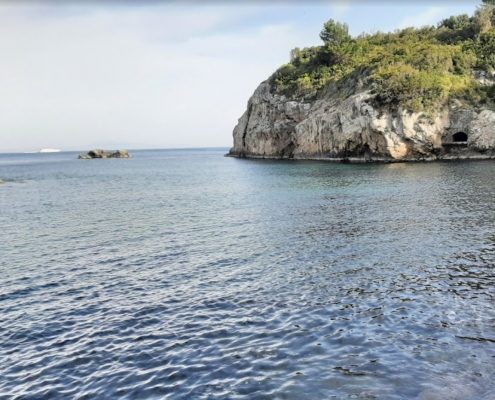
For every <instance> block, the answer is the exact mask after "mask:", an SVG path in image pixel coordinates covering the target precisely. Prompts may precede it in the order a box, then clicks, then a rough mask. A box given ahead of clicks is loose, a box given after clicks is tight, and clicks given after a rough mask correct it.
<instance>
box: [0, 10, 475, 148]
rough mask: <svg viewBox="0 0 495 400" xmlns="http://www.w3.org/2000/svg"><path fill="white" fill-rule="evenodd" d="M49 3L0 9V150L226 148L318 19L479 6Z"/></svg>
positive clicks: (417, 18) (362, 23)
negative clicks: (258, 91)
mask: <svg viewBox="0 0 495 400" xmlns="http://www.w3.org/2000/svg"><path fill="white" fill-rule="evenodd" d="M136 3H137V2H136ZM234 3H235V4H236V5H234ZM370 3H372V5H370ZM57 4H59V3H57V2H55V1H52V2H44V3H43V2H39V3H38V2H35V1H26V2H18V3H14V2H13V1H12V2H1V3H0V57H1V58H0V151H30V150H37V149H40V148H44V147H56V148H62V149H67V150H83V149H88V148H93V147H104V148H105V147H107V148H156V147H159V148H173V147H207V146H230V145H231V142H232V128H233V127H234V125H235V124H236V122H237V119H238V118H239V117H240V116H241V114H242V113H243V111H244V109H245V106H246V102H247V100H248V98H249V96H250V95H251V94H252V92H253V91H254V89H255V88H256V86H257V85H258V83H259V82H261V81H262V80H264V79H266V78H267V77H268V76H269V75H270V74H271V73H272V72H273V71H274V70H275V69H276V68H277V67H278V66H279V65H281V64H283V63H285V62H287V61H288V58H289V52H290V50H291V49H292V48H293V47H296V46H298V47H304V46H310V45H315V44H319V39H318V33H319V31H320V30H321V26H322V24H323V22H324V21H325V20H327V19H329V18H334V19H337V20H340V21H345V22H347V23H348V24H349V26H350V28H351V31H352V33H353V34H358V33H361V32H363V31H366V32H371V31H377V30H382V31H386V30H392V29H396V28H402V27H406V26H421V25H425V24H433V23H436V22H437V21H439V20H440V19H442V18H444V17H446V16H449V15H452V14H460V13H469V14H471V13H472V12H473V11H474V10H475V8H476V5H477V4H478V2H475V1H471V2H469V1H467V2H464V3H463V2H462V1H455V2H454V1H452V2H451V3H449V2H445V1H439V2H435V1H400V2H399V1H396V2H392V1H386V2H382V3H380V2H379V1H373V2H368V5H366V2H364V1H360V2H357V1H356V2H355V1H352V0H351V1H341V2H339V3H335V2H323V1H321V2H317V3H313V4H307V2H304V3H303V2H300V4H297V3H295V2H292V3H290V2H289V3H284V2H282V1H278V2H272V3H268V2H262V1H256V2H251V3H250V2H239V1H236V2H232V4H227V3H222V2H216V3H210V4H208V3H206V2H201V3H199V2H186V3H184V2H182V3H179V2H175V3H172V2H170V3H166V2H157V1H155V2H147V3H143V2H141V3H140V4H139V5H133V4H132V3H131V2H117V1H113V2H112V1H108V2H93V3H89V4H86V5H83V4H82V3H77V2H72V3H69V4H67V3H66V4H65V5H57Z"/></svg>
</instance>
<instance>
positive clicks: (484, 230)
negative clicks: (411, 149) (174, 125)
mask: <svg viewBox="0 0 495 400" xmlns="http://www.w3.org/2000/svg"><path fill="white" fill-rule="evenodd" d="M224 152H225V149H219V150H197V151H191V150H189V151H139V152H138V151H136V152H134V158H133V159H130V160H90V161H79V160H77V159H75V158H76V157H77V154H75V153H60V154H33V155H22V154H19V155H0V178H2V179H7V180H9V181H8V182H7V183H5V184H3V185H0V228H1V230H0V238H1V240H0V254H1V257H0V312H1V314H0V316H1V318H0V398H6V399H10V398H19V399H68V398H75V399H76V398H77V399H83V398H84V399H96V398H98V399H107V398H108V399H111V398H112V399H113V398H122V399H138V398H139V399H302V398H304V399H462V400H466V399H469V400H480V399H481V400H492V399H495V383H494V382H495V309H494V305H495V304H494V300H495V179H494V178H495V162H490V161H487V162H459V163H454V162H452V163H430V164H423V163H418V164H393V165H345V164H329V163H316V162H270V161H247V160H237V159H232V158H225V157H223V153H224Z"/></svg>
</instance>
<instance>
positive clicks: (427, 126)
mask: <svg viewBox="0 0 495 400" xmlns="http://www.w3.org/2000/svg"><path fill="white" fill-rule="evenodd" d="M373 99H374V97H373V95H372V94H371V92H370V91H369V90H367V88H366V86H365V85H362V84H360V82H359V81H356V82H355V83H354V84H353V85H352V87H350V88H349V87H347V88H339V87H336V86H332V87H329V88H328V89H327V90H326V91H325V92H324V93H321V94H319V95H318V96H317V97H316V98H313V99H312V100H307V99H297V100H294V99H289V98H287V97H286V96H284V95H280V94H277V93H276V91H274V90H273V88H272V87H271V84H270V82H269V81H265V82H263V83H261V85H260V86H259V87H258V88H257V89H256V91H255V92H254V94H253V96H252V97H251V98H250V99H249V102H248V107H247V110H246V111H245V113H244V114H243V115H242V117H241V118H240V119H239V122H238V124H237V126H236V127H235V129H234V134H233V136H234V146H233V147H232V149H231V150H230V153H229V154H230V155H232V156H238V157H250V158H281V159H284V158H294V159H331V160H340V161H347V160H348V161H412V160H435V159H458V158H459V159H462V158H495V112H493V111H491V110H488V109H483V108H481V109H480V108H476V109H475V108H474V107H473V106H467V105H464V104H463V103H462V102H460V101H456V100H454V101H451V102H449V104H448V105H445V107H443V108H442V109H439V110H435V111H433V112H429V113H428V114H426V113H423V112H418V113H414V112H408V111H406V110H403V109H400V108H398V109H395V110H392V109H387V108H383V107H382V108H379V107H377V106H375V105H374V104H375V102H374V101H373Z"/></svg>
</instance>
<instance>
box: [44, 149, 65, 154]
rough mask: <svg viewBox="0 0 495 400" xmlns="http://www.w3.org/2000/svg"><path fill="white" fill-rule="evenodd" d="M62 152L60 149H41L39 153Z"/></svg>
mask: <svg viewBox="0 0 495 400" xmlns="http://www.w3.org/2000/svg"><path fill="white" fill-rule="evenodd" d="M61 151H62V150H60V149H41V150H40V151H39V152H40V153H60V152H61Z"/></svg>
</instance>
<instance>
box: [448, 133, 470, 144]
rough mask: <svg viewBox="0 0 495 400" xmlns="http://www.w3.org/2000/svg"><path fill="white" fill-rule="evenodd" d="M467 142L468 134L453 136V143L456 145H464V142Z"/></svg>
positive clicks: (455, 134)
mask: <svg viewBox="0 0 495 400" xmlns="http://www.w3.org/2000/svg"><path fill="white" fill-rule="evenodd" d="M467 140H468V135H467V133H464V132H457V133H454V134H453V135H452V141H453V142H454V143H463V142H467Z"/></svg>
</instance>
